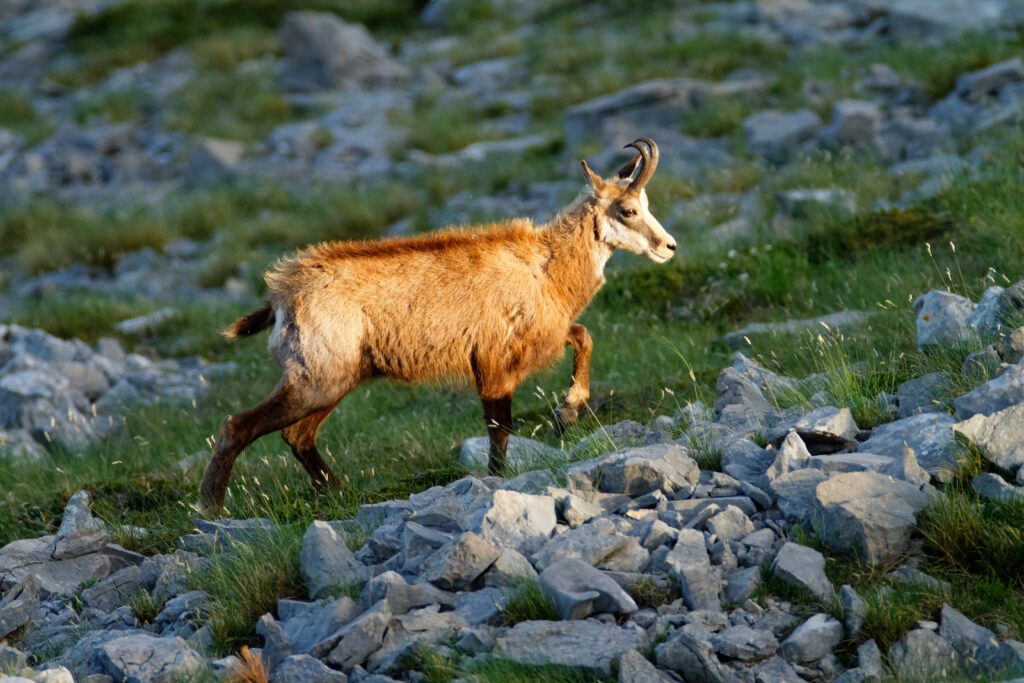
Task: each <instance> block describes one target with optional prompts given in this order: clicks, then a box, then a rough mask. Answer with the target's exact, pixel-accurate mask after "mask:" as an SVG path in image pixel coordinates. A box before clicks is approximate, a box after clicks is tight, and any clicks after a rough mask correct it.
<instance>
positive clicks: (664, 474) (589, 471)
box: [566, 444, 700, 496]
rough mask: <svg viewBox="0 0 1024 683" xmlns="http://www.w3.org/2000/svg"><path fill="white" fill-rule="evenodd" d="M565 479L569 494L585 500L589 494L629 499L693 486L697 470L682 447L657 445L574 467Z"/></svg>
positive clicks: (593, 460) (617, 452) (697, 474)
mask: <svg viewBox="0 0 1024 683" xmlns="http://www.w3.org/2000/svg"><path fill="white" fill-rule="evenodd" d="M566 477H567V478H568V482H569V488H570V490H573V491H576V492H579V493H580V494H581V495H584V496H585V495H586V493H588V492H591V491H602V492H605V493H625V494H627V495H630V496H642V495H644V494H645V493H650V492H651V491H662V492H663V493H665V494H666V495H671V494H672V493H673V492H674V491H675V490H676V489H678V488H682V487H685V486H688V485H696V484H697V481H698V479H699V477H700V469H699V468H698V467H697V463H696V462H694V461H693V459H692V458H690V457H689V455H688V453H687V450H686V449H685V448H684V447H682V446H679V445H677V444H656V445H653V446H645V447H640V448H627V449H624V450H621V451H616V452H615V453H609V454H608V455H605V456H602V457H600V458H594V459H592V460H586V461H584V462H580V463H576V464H574V465H572V466H571V467H569V470H568V471H567V472H566Z"/></svg>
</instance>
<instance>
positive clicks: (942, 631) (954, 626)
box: [939, 605, 999, 659]
mask: <svg viewBox="0 0 1024 683" xmlns="http://www.w3.org/2000/svg"><path fill="white" fill-rule="evenodd" d="M939 635H940V636H942V638H943V640H945V641H946V642H948V643H949V644H950V645H952V646H953V649H954V650H956V651H957V652H958V653H959V654H960V656H961V657H963V658H965V659H966V658H969V657H974V654H975V653H976V652H977V651H978V650H980V649H982V648H985V647H989V646H998V643H999V641H998V639H997V638H996V636H995V634H994V633H992V631H990V630H988V629H987V628H985V627H984V626H979V625H978V624H976V623H974V622H973V621H971V620H970V619H968V618H967V617H965V616H964V615H963V614H962V613H960V612H959V611H957V610H955V609H953V608H952V607H950V606H949V605H943V606H942V613H941V616H940V618H939Z"/></svg>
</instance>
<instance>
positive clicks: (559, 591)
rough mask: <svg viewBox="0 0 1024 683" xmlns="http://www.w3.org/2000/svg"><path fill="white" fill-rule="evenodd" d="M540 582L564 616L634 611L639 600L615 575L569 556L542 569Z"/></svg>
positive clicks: (575, 617) (561, 615) (578, 616)
mask: <svg viewBox="0 0 1024 683" xmlns="http://www.w3.org/2000/svg"><path fill="white" fill-rule="evenodd" d="M540 586H541V589H542V590H543V591H544V594H545V595H547V596H548V598H550V599H551V601H552V602H553V603H554V605H555V607H556V608H557V609H558V613H559V616H560V617H561V618H562V619H566V620H568V619H583V618H585V617H587V616H589V615H590V614H593V613H600V612H608V613H610V614H632V613H633V612H635V611H636V610H637V606H636V603H635V602H634V601H633V598H631V597H630V596H629V594H628V593H626V591H624V590H622V588H620V587H619V584H617V583H615V581H613V580H612V579H610V578H608V577H607V576H606V575H605V574H603V573H601V572H600V571H598V570H597V569H594V568H593V567H592V566H590V565H589V564H587V563H585V562H581V561H580V560H576V559H571V558H566V559H563V560H559V561H558V562H555V563H553V564H551V565H550V566H549V567H548V568H547V569H545V570H544V571H542V572H541V573H540Z"/></svg>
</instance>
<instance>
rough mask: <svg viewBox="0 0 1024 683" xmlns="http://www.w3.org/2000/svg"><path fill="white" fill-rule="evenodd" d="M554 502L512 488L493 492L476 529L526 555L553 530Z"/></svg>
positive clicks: (494, 540)
mask: <svg viewBox="0 0 1024 683" xmlns="http://www.w3.org/2000/svg"><path fill="white" fill-rule="evenodd" d="M555 523H556V520H555V501H554V499H553V498H551V497H549V496H533V495H529V494H526V493H517V492H515V491H495V492H494V497H493V498H492V499H491V504H490V506H489V507H488V508H487V510H486V512H485V513H484V516H483V519H482V520H481V521H480V524H479V526H478V527H477V528H471V529H467V531H475V532H476V533H477V534H479V536H480V537H481V538H482V539H484V540H485V541H489V542H491V543H493V544H494V545H496V546H497V547H499V548H504V547H509V548H512V549H514V550H517V551H519V552H520V553H523V554H526V555H529V554H531V553H533V552H534V551H536V550H537V549H538V548H540V547H541V546H542V545H543V544H544V543H546V542H547V539H548V538H550V536H551V533H552V532H553V531H554V529H555Z"/></svg>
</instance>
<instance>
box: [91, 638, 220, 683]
mask: <svg viewBox="0 0 1024 683" xmlns="http://www.w3.org/2000/svg"><path fill="white" fill-rule="evenodd" d="M97 659H98V661H99V663H100V664H101V665H102V667H103V668H104V669H105V670H106V672H107V673H108V674H109V675H111V676H113V677H114V680H118V681H124V683H150V682H152V683H163V682H166V683H171V682H172V681H177V680H181V679H185V678H189V677H192V676H196V675H198V674H199V672H200V671H201V670H202V668H203V659H202V657H200V656H199V655H198V654H196V652H195V651H194V650H193V649H192V648H190V647H189V646H188V644H186V643H185V641H184V640H182V639H181V638H178V637H173V638H157V637H155V636H151V635H145V634H136V635H128V636H123V637H120V638H115V639H114V640H110V641H108V642H106V643H103V644H102V645H100V646H99V651H98V657H97Z"/></svg>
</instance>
